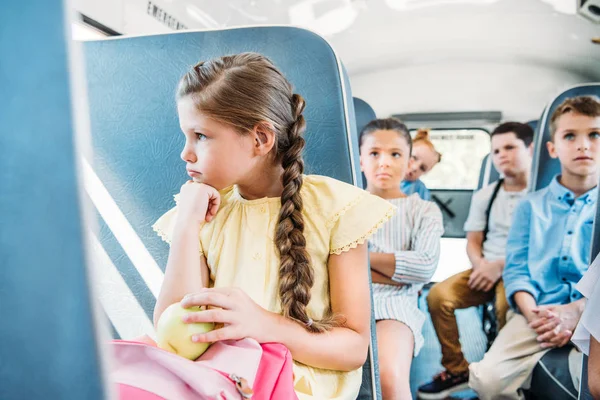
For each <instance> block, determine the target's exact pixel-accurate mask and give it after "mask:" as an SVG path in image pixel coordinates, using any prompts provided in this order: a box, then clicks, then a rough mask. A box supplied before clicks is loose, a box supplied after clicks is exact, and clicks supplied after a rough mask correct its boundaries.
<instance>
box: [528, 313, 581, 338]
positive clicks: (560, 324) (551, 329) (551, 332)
mask: <svg viewBox="0 0 600 400" xmlns="http://www.w3.org/2000/svg"><path fill="white" fill-rule="evenodd" d="M532 311H533V313H534V314H536V315H537V319H535V320H534V321H532V322H531V323H530V324H529V326H530V327H531V328H532V329H534V330H535V331H536V333H537V334H538V337H537V340H538V341H539V342H541V346H542V347H543V348H548V347H562V346H564V345H565V344H567V343H568V342H569V340H570V339H571V336H572V335H573V332H574V330H575V327H576V326H577V323H578V322H579V317H581V313H580V312H578V308H577V306H576V305H573V303H571V304H564V305H550V306H539V307H536V308H534V309H533V310H532Z"/></svg>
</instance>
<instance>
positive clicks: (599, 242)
mask: <svg viewBox="0 0 600 400" xmlns="http://www.w3.org/2000/svg"><path fill="white" fill-rule="evenodd" d="M590 95H592V96H597V97H600V83H590V84H584V85H580V86H575V87H572V88H570V89H568V90H566V91H564V92H562V93H561V94H559V95H558V96H557V97H556V98H555V99H554V100H552V101H551V102H550V104H549V105H548V106H547V107H546V108H545V110H544V112H543V114H542V117H541V119H540V123H539V126H538V128H539V132H537V134H536V136H535V138H534V146H535V148H534V156H533V166H532V174H531V184H530V190H532V191H535V190H539V189H542V188H544V187H546V186H548V184H549V183H550V182H551V180H552V178H553V177H554V176H555V175H556V174H558V173H560V163H559V162H558V160H555V159H553V158H551V157H550V155H549V154H548V150H547V149H546V142H548V141H549V140H550V117H551V116H552V113H553V112H554V110H556V108H557V107H558V106H559V105H560V104H561V103H562V102H563V101H564V100H565V99H567V98H569V97H575V96H590ZM599 217H600V215H599V214H598V211H597V213H596V218H595V221H594V235H593V249H592V254H591V260H593V259H594V258H595V257H596V255H597V254H598V252H599V251H600V224H599V223H598V221H599V219H598V218H599ZM567 355H568V352H566V351H565V350H563V349H552V350H550V351H549V352H548V353H547V354H545V355H544V357H542V359H541V360H540V363H538V365H537V366H536V367H535V369H534V371H533V377H534V378H536V379H532V382H531V389H530V390H529V394H528V395H527V397H528V398H533V397H531V396H532V395H533V396H535V395H537V393H547V396H550V397H544V399H548V400H553V399H557V400H558V399H564V398H570V397H571V396H570V395H569V394H568V391H565V390H564V389H562V388H569V389H570V387H571V386H572V378H571V374H570V373H564V370H563V368H560V365H563V366H564V365H568V363H566V364H565V358H566V357H567ZM584 362H585V359H584ZM552 371H562V372H563V373H561V374H558V373H556V374H553V373H552ZM582 381H583V380H582ZM552 387H553V388H555V390H551V391H549V392H546V389H547V388H552ZM561 387H562V388H561ZM578 389H579V388H578Z"/></svg>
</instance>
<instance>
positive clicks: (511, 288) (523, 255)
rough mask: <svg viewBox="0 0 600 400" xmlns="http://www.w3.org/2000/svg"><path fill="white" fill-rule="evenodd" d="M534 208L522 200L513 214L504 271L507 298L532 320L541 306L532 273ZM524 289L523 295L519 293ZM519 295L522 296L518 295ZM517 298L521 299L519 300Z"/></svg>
mask: <svg viewBox="0 0 600 400" xmlns="http://www.w3.org/2000/svg"><path fill="white" fill-rule="evenodd" d="M530 218H531V209H530V205H529V202H528V201H527V200H525V201H522V202H521V203H519V205H518V206H517V208H516V209H515V212H514V215H513V221H512V225H511V227H510V231H509V233H508V240H507V243H506V265H505V267H504V271H503V273H502V279H503V280H504V287H505V290H506V300H507V301H508V303H509V304H510V306H511V307H512V308H513V309H517V310H519V311H520V312H521V314H523V315H524V316H525V317H526V318H527V319H528V320H529V317H531V311H532V308H533V307H535V306H536V305H537V293H538V292H537V290H536V288H535V286H534V284H533V281H532V279H531V276H530V274H529V267H528V255H529V224H530V220H529V219H530ZM519 292H522V294H518V293H519ZM517 294H518V296H517ZM517 297H519V300H518V302H517Z"/></svg>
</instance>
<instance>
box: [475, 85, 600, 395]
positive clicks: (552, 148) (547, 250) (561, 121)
mask: <svg viewBox="0 0 600 400" xmlns="http://www.w3.org/2000/svg"><path fill="white" fill-rule="evenodd" d="M550 133H551V140H550V142H548V143H547V147H548V152H549V153H550V156H551V157H553V158H558V160H559V161H560V164H561V174H560V175H559V176H557V177H555V178H554V180H553V181H552V182H551V183H550V185H549V186H548V187H546V188H544V189H541V190H539V191H537V192H534V193H531V194H529V195H528V196H527V197H526V198H525V199H523V201H522V202H521V203H520V204H519V205H518V206H517V208H516V210H515V212H514V215H513V223H512V226H511V229H510V232H509V236H508V242H507V246H506V265H505V268H504V272H503V275H502V278H503V280H504V285H505V290H506V298H507V300H508V303H509V305H510V306H511V309H512V311H509V313H508V315H507V323H506V325H505V326H504V328H503V329H502V330H501V331H500V333H499V334H498V337H497V338H496V340H495V341H494V344H493V345H492V347H491V348H490V350H489V351H488V352H487V353H486V354H485V356H484V358H483V360H482V361H481V362H478V363H472V364H471V366H470V375H469V386H470V387H471V388H473V389H474V390H475V391H476V392H477V393H478V394H479V397H480V399H497V398H502V399H523V398H524V396H523V393H522V389H524V388H527V387H528V386H529V384H530V381H531V372H532V371H533V368H534V367H535V365H536V364H537V362H538V361H539V360H540V359H541V358H542V356H543V355H544V354H545V353H546V352H547V351H548V350H549V349H550V348H553V347H562V346H564V345H566V344H567V343H568V342H569V340H570V338H571V335H572V334H573V330H574V329H575V326H576V325H577V322H578V321H579V318H580V316H581V313H582V311H583V307H584V305H585V299H582V296H581V294H580V293H579V292H578V291H577V290H576V289H575V285H576V284H577V282H578V281H579V279H581V277H582V275H583V273H584V272H585V271H586V270H587V268H588V265H589V262H590V245H591V240H592V228H593V222H594V215H595V213H596V200H597V189H596V186H597V184H598V176H599V174H598V169H599V165H600V102H599V101H598V100H597V99H596V98H593V97H583V96H582V97H574V98H570V99H567V100H565V101H564V102H563V103H562V104H561V105H560V106H559V107H558V108H557V109H556V111H555V112H554V113H553V115H552V117H551V127H550Z"/></svg>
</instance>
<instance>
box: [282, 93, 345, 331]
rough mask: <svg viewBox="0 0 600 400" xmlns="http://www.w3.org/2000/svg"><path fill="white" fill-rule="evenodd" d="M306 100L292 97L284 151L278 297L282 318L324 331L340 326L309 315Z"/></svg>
mask: <svg viewBox="0 0 600 400" xmlns="http://www.w3.org/2000/svg"><path fill="white" fill-rule="evenodd" d="M304 105H305V103H304V99H303V98H302V97H301V96H300V95H298V94H294V95H293V96H292V111H293V116H294V122H293V124H292V125H291V127H290V128H289V131H288V135H289V142H288V143H289V146H287V148H286V149H280V151H281V164H282V166H283V175H282V183H283V193H282V195H281V211H280V213H279V221H278V222H279V223H278V225H277V229H276V236H275V243H276V245H277V248H278V249H279V255H280V260H281V264H280V267H279V282H280V283H279V296H280V298H281V308H282V312H283V315H284V316H285V317H287V318H290V319H293V320H295V321H297V322H299V323H301V324H304V325H305V326H306V329H307V330H308V331H310V332H315V333H319V332H324V331H326V330H329V329H331V328H332V327H333V326H335V325H337V324H336V323H335V321H334V319H333V318H331V317H328V318H326V319H325V320H321V321H313V320H312V319H311V318H310V317H309V316H308V314H307V312H306V306H307V305H308V303H309V301H310V290H311V288H312V286H313V283H314V272H313V268H312V265H311V262H310V257H309V255H308V252H307V251H306V239H305V237H304V218H303V216H302V196H301V195H300V189H301V188H302V173H303V172H304V160H303V159H302V150H303V149H304V143H305V141H304V138H303V137H302V134H303V133H304V130H305V127H306V123H305V121H304V117H303V116H302V111H303V110H304Z"/></svg>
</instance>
